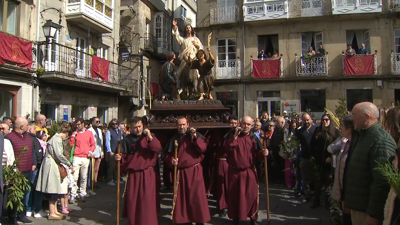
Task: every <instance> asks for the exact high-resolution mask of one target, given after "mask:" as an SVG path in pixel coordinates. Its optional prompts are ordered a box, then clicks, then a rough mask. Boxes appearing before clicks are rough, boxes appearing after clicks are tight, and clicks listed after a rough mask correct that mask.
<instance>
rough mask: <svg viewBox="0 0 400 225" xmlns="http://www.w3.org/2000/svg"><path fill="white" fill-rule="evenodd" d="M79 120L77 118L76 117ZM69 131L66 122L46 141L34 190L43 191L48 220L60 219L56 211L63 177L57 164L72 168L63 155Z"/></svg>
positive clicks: (69, 128) (69, 127)
mask: <svg viewBox="0 0 400 225" xmlns="http://www.w3.org/2000/svg"><path fill="white" fill-rule="evenodd" d="M78 121H79V119H78ZM70 132H71V126H70V125H69V124H68V123H63V124H62V125H61V129H60V132H59V133H57V134H55V135H54V137H52V138H51V139H50V141H49V143H48V149H47V151H46V155H45V157H44V160H43V166H42V168H41V170H40V172H39V178H38V184H37V186H36V190H37V191H40V192H43V195H44V197H45V198H46V199H47V200H48V201H49V216H48V219H49V220H61V219H63V216H62V214H60V213H59V212H58V211H57V204H56V203H57V199H58V198H60V197H61V194H65V193H62V182H63V179H62V178H61V176H60V171H59V168H58V167H59V166H60V165H62V166H64V167H66V168H69V169H71V170H72V169H73V167H72V164H71V163H70V162H69V160H68V159H66V158H65V157H64V155H63V151H64V150H63V143H62V142H63V140H67V139H68V137H69V134H70Z"/></svg>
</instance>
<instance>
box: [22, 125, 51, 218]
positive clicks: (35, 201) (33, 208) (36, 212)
mask: <svg viewBox="0 0 400 225" xmlns="http://www.w3.org/2000/svg"><path fill="white" fill-rule="evenodd" d="M36 130H37V126H35V124H29V126H28V133H29V135H31V137H32V141H33V151H34V153H35V155H34V156H35V157H36V162H37V164H36V169H35V170H34V171H33V172H32V179H31V180H30V181H29V183H30V185H31V190H30V192H29V194H28V197H27V198H26V202H25V207H26V216H27V217H31V216H32V212H33V216H34V217H35V218H41V217H46V216H47V213H45V212H43V210H42V193H41V192H39V191H36V190H35V187H36V184H37V180H38V175H39V174H38V173H39V170H40V167H41V165H42V160H43V148H42V145H41V144H40V142H39V140H38V139H37V137H36V133H38V134H40V133H42V137H43V136H45V137H47V136H46V133H45V132H44V131H38V132H36Z"/></svg>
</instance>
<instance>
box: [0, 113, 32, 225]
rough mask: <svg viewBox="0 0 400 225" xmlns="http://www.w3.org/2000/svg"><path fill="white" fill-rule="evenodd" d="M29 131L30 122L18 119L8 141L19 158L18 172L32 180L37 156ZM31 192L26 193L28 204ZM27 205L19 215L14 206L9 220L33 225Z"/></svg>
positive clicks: (24, 199) (8, 136)
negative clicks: (28, 214) (26, 214)
mask: <svg viewBox="0 0 400 225" xmlns="http://www.w3.org/2000/svg"><path fill="white" fill-rule="evenodd" d="M27 130H28V120H27V119H25V118H24V117H18V118H16V120H15V127H14V130H13V131H12V132H11V133H10V134H8V135H7V137H6V138H7V139H8V140H10V141H11V144H12V146H13V149H14V155H15V158H19V163H18V164H17V167H18V170H19V171H21V173H22V175H24V176H25V177H26V179H28V181H31V180H32V174H33V171H35V169H36V164H37V162H36V154H35V152H34V149H33V139H32V137H31V136H30V135H29V134H28V133H27ZM29 193H30V191H26V192H25V193H24V198H23V202H24V203H25V202H26V198H27V197H28V196H29ZM25 213H26V205H24V208H23V210H22V211H21V212H18V213H17V207H16V206H14V207H13V209H12V210H10V211H9V215H8V216H9V220H10V221H11V223H16V221H17V220H18V221H19V222H22V223H31V222H32V221H30V220H28V219H27V218H26V216H25Z"/></svg>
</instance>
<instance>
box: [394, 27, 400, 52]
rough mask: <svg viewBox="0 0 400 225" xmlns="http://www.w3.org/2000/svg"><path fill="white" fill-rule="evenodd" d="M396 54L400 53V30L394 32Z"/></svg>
mask: <svg viewBox="0 0 400 225" xmlns="http://www.w3.org/2000/svg"><path fill="white" fill-rule="evenodd" d="M394 52H395V53H396V54H399V53H400V29H396V30H394Z"/></svg>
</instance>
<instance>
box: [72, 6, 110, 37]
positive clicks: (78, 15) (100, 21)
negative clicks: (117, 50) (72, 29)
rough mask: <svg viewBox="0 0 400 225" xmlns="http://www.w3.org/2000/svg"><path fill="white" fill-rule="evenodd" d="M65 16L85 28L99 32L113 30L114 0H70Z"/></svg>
mask: <svg viewBox="0 0 400 225" xmlns="http://www.w3.org/2000/svg"><path fill="white" fill-rule="evenodd" d="M65 17H66V19H67V21H68V22H73V23H76V25H77V26H80V27H82V28H84V29H88V27H90V30H91V31H95V32H98V33H111V32H112V30H113V25H114V24H113V21H114V20H113V18H114V11H113V0H68V3H67V9H66V13H65Z"/></svg>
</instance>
